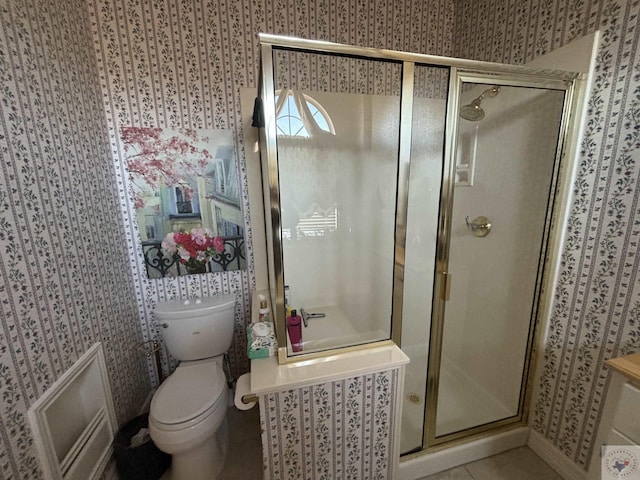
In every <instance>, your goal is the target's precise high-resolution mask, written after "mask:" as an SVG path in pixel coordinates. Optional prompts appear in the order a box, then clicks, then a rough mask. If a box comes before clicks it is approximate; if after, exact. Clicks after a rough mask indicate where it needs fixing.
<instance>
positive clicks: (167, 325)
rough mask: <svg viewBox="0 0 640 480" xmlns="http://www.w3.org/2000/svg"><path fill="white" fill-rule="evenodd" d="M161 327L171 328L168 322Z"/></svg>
mask: <svg viewBox="0 0 640 480" xmlns="http://www.w3.org/2000/svg"><path fill="white" fill-rule="evenodd" d="M160 326H161V327H162V328H169V324H168V323H166V322H165V323H163V324H161V325H160Z"/></svg>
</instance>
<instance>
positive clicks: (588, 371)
mask: <svg viewBox="0 0 640 480" xmlns="http://www.w3.org/2000/svg"><path fill="white" fill-rule="evenodd" d="M639 4H640V2H639V1H638V0H628V1H623V0H581V1H573V2H551V1H549V0H530V1H529V2H524V3H523V2H519V1H517V0H500V1H498V0H479V1H475V0H452V1H446V0H430V1H427V2H415V1H411V0H402V1H397V2H390V1H389V2H380V1H379V2H368V1H366V0H346V1H339V0H319V1H310V0H299V1H293V0H268V1H266V2H262V1H259V0H235V1H228V0H221V1H218V2H210V1H205V0H193V1H187V2H185V1H180V2H179V1H177V0H149V1H140V0H59V1H53V0H0V102H2V111H1V113H0V118H2V124H1V125H0V155H1V160H2V163H1V165H0V169H1V171H2V179H3V181H2V183H0V249H1V250H0V251H1V252H2V257H1V261H0V275H1V276H2V282H0V305H1V308H2V315H1V316H0V325H1V328H0V379H1V380H0V391H1V394H2V397H1V398H2V404H1V405H0V408H2V413H1V416H0V418H1V423H0V472H1V474H0V476H2V477H4V478H40V476H41V473H40V470H39V467H38V465H37V461H36V459H35V454H34V450H33V441H32V439H31V434H30V432H29V428H28V426H27V423H26V418H25V414H26V410H27V408H28V406H29V405H30V404H31V403H32V402H33V401H34V400H35V399H36V398H38V397H39V396H40V395H41V394H42V392H43V391H44V390H45V389H46V388H47V386H48V385H50V384H51V383H52V382H53V381H54V380H55V379H56V378H57V377H58V376H59V375H60V374H61V373H62V372H64V371H65V370H66V369H67V368H68V367H69V366H70V365H71V364H72V363H73V361H74V360H75V359H76V358H78V357H79V356H80V355H81V354H82V353H83V352H84V351H85V350H86V349H87V348H88V347H89V346H90V345H91V344H92V343H93V342H95V341H96V340H102V341H103V342H104V343H105V347H106V348H105V350H106V354H107V358H108V363H109V369H110V378H111V382H112V387H113V390H114V395H115V397H116V405H117V409H118V415H119V419H120V420H121V421H122V420H123V419H125V418H127V417H129V416H130V415H132V414H133V412H134V411H135V410H136V409H137V407H138V406H139V405H140V403H141V402H142V400H143V398H144V396H145V394H146V393H147V391H148V388H149V377H151V378H152V379H154V380H152V381H155V375H154V368H153V365H152V363H148V364H145V363H143V362H142V361H141V360H139V357H138V356H137V354H136V353H135V351H134V349H133V348H132V347H133V346H134V345H135V344H136V343H137V342H139V341H142V340H146V339H150V338H158V337H159V334H158V331H157V326H156V323H155V321H154V319H153V314H152V312H153V308H154V306H155V304H156V303H157V301H158V300H162V299H170V298H186V297H191V296H196V295H214V294H218V293H236V294H237V295H238V298H239V302H238V306H237V311H236V337H235V342H234V346H233V349H232V351H231V355H230V361H231V364H232V367H233V369H234V371H235V372H236V373H242V372H243V371H246V370H247V368H248V360H247V358H246V338H245V333H244V332H245V329H244V323H245V322H246V321H247V317H248V311H249V292H250V289H251V286H252V285H253V264H252V261H251V255H252V253H251V250H250V248H249V249H248V252H247V254H248V256H249V257H248V258H249V261H248V264H249V266H248V270H245V271H235V272H227V273H216V274H208V275H198V276H187V277H181V278H169V279H163V280H148V279H147V278H146V273H145V271H144V265H143V262H142V253H141V251H140V250H139V247H138V239H139V234H138V232H137V226H136V222H135V214H134V208H133V204H132V202H131V200H130V199H129V198H128V196H127V194H126V192H127V185H126V182H127V180H126V171H125V168H124V164H123V162H124V154H123V145H122V143H121V141H120V140H119V134H118V132H119V129H120V128H121V127H122V126H133V127H153V128H174V129H188V128H193V129H231V130H232V131H233V132H234V141H235V144H236V145H237V146H238V148H239V149H240V148H241V147H242V144H243V143H242V141H241V138H242V130H241V125H242V122H241V121H240V118H239V115H240V93H239V88H240V87H255V86H256V85H257V80H258V79H257V76H258V48H257V45H258V43H257V33H258V32H261V31H262V32H269V33H276V34H292V35H297V36H301V37H306V38H316V39H326V40H331V41H337V42H343V43H348V44H355V45H363V46H371V47H384V48H391V49H398V50H408V51H417V52H424V53H430V54H438V55H452V54H453V55H455V56H462V57H469V58H476V59H482V60H494V61H503V62H514V63H523V62H525V61H527V60H529V59H532V58H533V57H535V56H536V55H539V54H541V53H544V52H548V51H551V50H553V49H554V48H556V47H559V46H561V45H564V44H565V43H567V42H569V41H570V40H572V39H574V38H577V37H578V36H580V35H583V34H585V33H588V32H591V31H593V30H595V29H596V28H599V29H601V30H602V32H603V42H602V46H601V49H600V52H599V55H598V71H597V78H596V82H595V84H594V87H593V91H592V92H591V98H590V108H589V112H588V124H587V136H586V139H585V141H584V143H583V145H582V156H581V160H580V168H579V173H578V178H577V180H576V183H575V185H574V199H573V205H572V215H571V218H570V221H569V224H568V225H567V232H568V236H567V240H566V243H565V245H564V249H563V258H562V261H563V272H562V276H561V284H560V285H559V286H558V288H557V290H556V292H555V296H556V302H555V306H554V316H553V321H552V323H551V326H550V329H549V332H548V345H547V349H546V351H545V352H542V355H544V356H545V359H546V363H545V369H544V372H543V374H542V376H541V379H540V385H539V389H540V395H539V397H538V398H536V399H534V405H533V422H534V427H535V428H536V430H538V431H539V432H541V433H542V434H543V435H545V436H546V437H547V438H548V439H550V440H551V441H552V442H553V443H554V444H555V445H557V446H558V447H559V448H560V449H562V451H564V452H565V453H566V454H567V455H568V456H569V457H570V458H572V459H573V460H574V461H576V462H577V463H578V464H580V465H585V464H586V462H587V459H588V457H589V455H590V453H591V450H592V448H593V445H592V440H593V435H594V433H595V429H596V428H597V424H598V422H599V419H600V415H601V411H602V400H603V399H604V393H605V392H606V388H607V385H608V382H609V379H608V376H607V372H606V370H603V369H602V363H603V361H604V359H606V358H609V357H610V356H614V355H617V354H620V353H627V352H630V351H634V350H638V349H639V346H640V345H639V343H640V282H639V281H638V262H639V255H638V253H637V250H638V237H639V236H640V226H639V224H638V220H637V219H638V218H640V211H639V208H640V207H639V198H638V197H639V195H640V193H639V192H640V189H639V188H638V186H637V183H638V175H639V172H638V168H639V167H638V161H637V158H638V153H637V152H638V146H639V140H638V135H639V132H638V125H640V121H639V120H640V119H639V117H640V115H639V110H640V107H639V104H640V99H639V91H640V87H639V84H640V72H639V70H638V69H639V68H640V67H638V65H640V61H639V60H640V59H638V48H637V47H638V38H639V37H640V34H639V31H638V28H639V27H638V19H639V18H640V16H639V15H638V13H639V12H638V10H639V8H640V5H639ZM105 120H106V125H105ZM238 154H239V157H240V177H241V196H242V203H243V208H244V212H245V218H248V216H247V213H248V202H247V186H246V174H245V170H244V152H242V151H241V150H239V152H238ZM114 167H115V168H114ZM246 232H247V234H246V235H247V240H248V245H250V243H251V232H250V230H249V229H248V228H247V229H246ZM87 279H88V280H87ZM140 329H141V331H142V332H140ZM116 360H117V361H116ZM168 368H169V366H168V365H165V369H168ZM317 414H318V415H322V412H317ZM305 468H306V467H305Z"/></svg>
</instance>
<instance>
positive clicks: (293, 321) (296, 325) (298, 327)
mask: <svg viewBox="0 0 640 480" xmlns="http://www.w3.org/2000/svg"><path fill="white" fill-rule="evenodd" d="M287 332H288V333H289V341H291V349H292V350H293V351H294V352H301V351H302V317H300V315H298V312H297V311H295V310H291V316H290V317H287Z"/></svg>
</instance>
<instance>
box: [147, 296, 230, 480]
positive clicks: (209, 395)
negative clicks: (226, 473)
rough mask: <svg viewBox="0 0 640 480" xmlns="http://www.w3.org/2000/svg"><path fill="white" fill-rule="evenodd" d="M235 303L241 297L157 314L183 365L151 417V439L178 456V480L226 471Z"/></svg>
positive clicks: (176, 305) (194, 302) (210, 479)
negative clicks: (227, 364)
mask: <svg viewBox="0 0 640 480" xmlns="http://www.w3.org/2000/svg"><path fill="white" fill-rule="evenodd" d="M235 303H236V297H235V295H222V296H216V297H208V298H203V299H191V300H176V301H171V302H159V303H158V306H157V307H156V309H155V315H156V319H157V320H158V323H159V324H160V326H161V328H160V331H161V332H162V337H163V338H164V341H165V344H166V346H167V349H168V350H169V353H171V355H172V356H173V357H174V358H175V359H176V360H178V361H179V362H180V364H179V365H178V368H176V370H175V372H173V373H172V374H171V375H170V376H169V377H168V378H167V379H166V380H165V382H164V383H162V385H160V387H159V388H158V391H157V392H156V393H155V395H154V396H153V399H152V400H151V409H150V412H149V433H150V435H151V439H152V440H153V442H154V443H155V444H156V446H157V447H158V448H159V449H160V450H162V451H163V452H166V453H168V454H170V455H171V456H172V459H171V470H170V472H169V477H170V478H171V479H173V480H187V479H188V480H200V479H202V480H205V479H206V480H214V479H215V478H217V476H218V475H219V474H220V471H221V470H222V467H223V465H224V459H225V454H226V422H225V414H226V412H227V407H228V405H229V389H228V388H227V382H226V378H225V374H224V372H223V370H222V359H223V354H224V353H225V352H226V351H227V350H228V349H229V347H230V346H231V341H232V340H233V323H234V322H233V319H234V310H235ZM163 478H164V477H163Z"/></svg>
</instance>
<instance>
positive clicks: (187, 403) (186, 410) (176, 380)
mask: <svg viewBox="0 0 640 480" xmlns="http://www.w3.org/2000/svg"><path fill="white" fill-rule="evenodd" d="M225 386H226V381H225V376H224V372H223V371H222V368H220V366H219V365H218V364H217V363H215V362H204V363H197V364H192V365H180V366H179V367H178V368H177V369H176V371H175V372H173V373H172V374H171V375H169V377H168V378H167V380H166V381H165V382H164V383H163V384H162V385H160V388H159V389H158V391H157V392H156V394H155V395H154V396H153V400H152V401H151V410H152V411H153V417H154V418H155V419H156V420H157V421H158V422H160V423H164V424H168V425H172V424H176V423H183V422H187V421H189V420H191V419H193V418H195V417H197V416H198V415H201V414H202V413H203V412H205V411H206V410H208V409H209V408H211V407H212V406H213V405H214V404H215V403H216V402H217V401H218V400H219V398H220V397H222V395H221V394H222V393H223V392H224V391H225Z"/></svg>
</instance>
